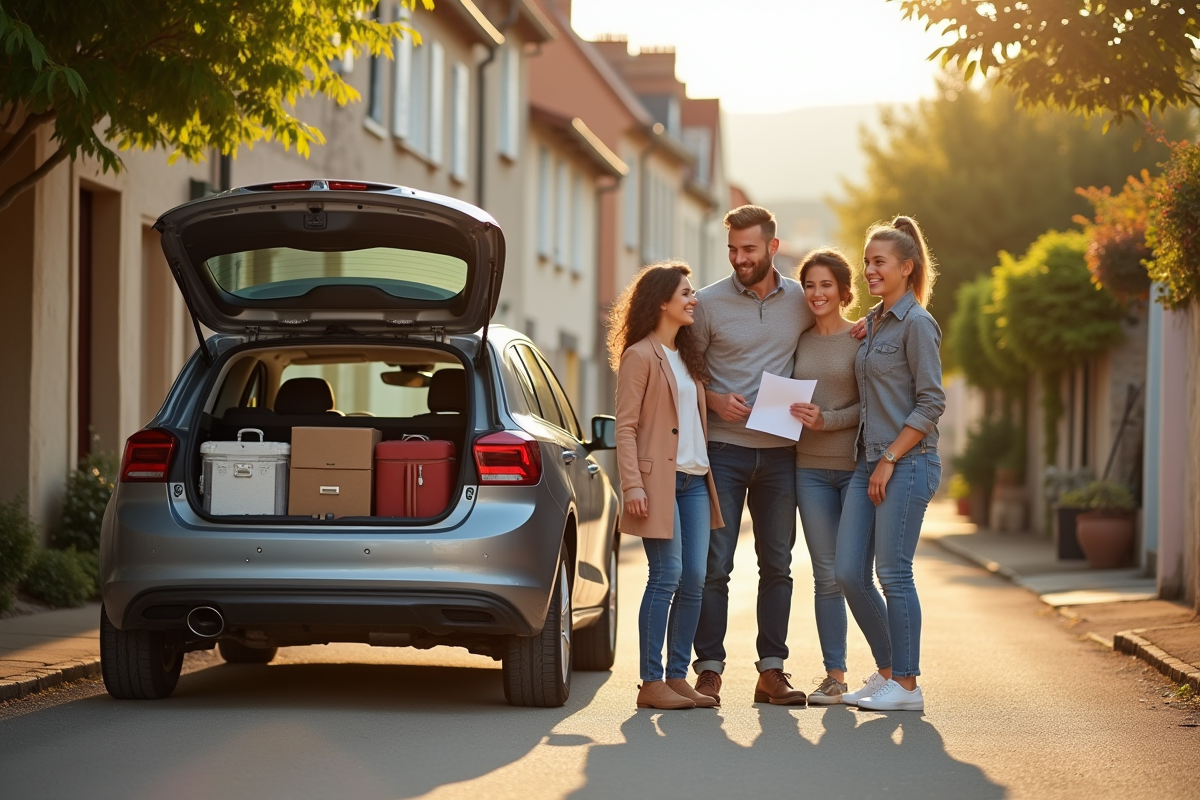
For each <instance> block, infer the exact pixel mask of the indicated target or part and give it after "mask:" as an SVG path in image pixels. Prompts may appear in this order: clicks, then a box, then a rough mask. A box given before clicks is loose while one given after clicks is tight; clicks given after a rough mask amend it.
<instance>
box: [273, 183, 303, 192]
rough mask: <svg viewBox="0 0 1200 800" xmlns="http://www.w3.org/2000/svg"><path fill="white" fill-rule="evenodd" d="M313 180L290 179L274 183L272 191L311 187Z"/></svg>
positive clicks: (290, 190)
mask: <svg viewBox="0 0 1200 800" xmlns="http://www.w3.org/2000/svg"><path fill="white" fill-rule="evenodd" d="M312 185H313V182H312V181H288V182H287V183H272V184H271V191H272V192H294V191H298V190H303V189H311V188H312Z"/></svg>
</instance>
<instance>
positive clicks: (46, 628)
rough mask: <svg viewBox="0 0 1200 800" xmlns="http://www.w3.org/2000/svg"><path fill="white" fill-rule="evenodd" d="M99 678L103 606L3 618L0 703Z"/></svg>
mask: <svg viewBox="0 0 1200 800" xmlns="http://www.w3.org/2000/svg"><path fill="white" fill-rule="evenodd" d="M99 675H100V604H99V603H88V604H87V605H85V606H82V607H81V608H64V609H60V610H58V611H44V612H42V613H40V614H27V615H25V616H21V617H10V618H9V619H0V702H4V701H5V700H12V699H13V698H16V697H24V696H25V695H27V694H32V693H34V692H41V691H45V690H46V689H49V688H50V687H51V686H56V685H57V684H60V683H62V682H63V681H74V680H78V679H80V678H88V677H96V676H99Z"/></svg>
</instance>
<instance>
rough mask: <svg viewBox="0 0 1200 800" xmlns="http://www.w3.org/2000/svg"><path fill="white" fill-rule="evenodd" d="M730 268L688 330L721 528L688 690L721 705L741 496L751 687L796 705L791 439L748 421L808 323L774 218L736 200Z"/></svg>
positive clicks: (712, 544)
mask: <svg viewBox="0 0 1200 800" xmlns="http://www.w3.org/2000/svg"><path fill="white" fill-rule="evenodd" d="M725 227H726V229H727V230H728V231H729V263H730V264H732V266H733V273H732V274H731V275H729V277H727V278H723V279H722V280H719V281H717V282H716V283H714V284H712V285H710V286H706V287H704V288H703V289H701V290H700V291H699V293H698V299H699V301H700V302H699V304H698V305H697V306H696V311H695V320H696V321H695V324H694V325H693V326H692V335H693V336H695V338H696V342H697V344H698V345H699V347H700V349H701V350H702V351H704V352H705V355H706V358H707V362H708V370H709V373H710V375H711V376H712V383H711V384H710V385H709V387H708V390H707V391H706V393H705V394H706V396H707V401H708V436H709V439H708V460H709V464H710V465H711V469H712V475H713V480H714V481H715V482H716V487H717V497H718V500H719V502H720V504H721V514H722V516H723V517H724V519H725V526H724V527H722V528H716V529H714V530H713V531H712V533H711V535H710V539H709V550H708V574H707V577H706V579H705V585H704V598H703V601H702V606H701V610H700V626H699V629H698V630H697V632H696V640H695V649H696V662H695V664H694V665H693V667H694V669H695V670H696V672H697V674H698V675H699V678H698V679H697V680H696V691H698V692H700V693H701V694H706V695H709V696H710V697H714V698H716V699H717V702H720V691H721V674H722V672H724V670H725V630H726V627H727V626H728V620H729V575H730V572H732V570H733V554H734V549H735V548H736V547H737V540H738V530H739V528H740V527H741V520H742V509H743V507H744V506H745V504H746V503H747V501H748V502H749V505H750V517H751V519H752V520H753V523H754V549H755V552H756V553H757V554H758V570H759V579H758V659H759V660H758V662H757V663H756V665H755V666H757V667H758V672H759V677H758V686H757V687H756V688H755V691H754V702H756V703H764V702H770V703H773V704H775V705H804V704H805V703H806V698H805V695H804V692H801V691H799V690H797V689H794V688H793V687H792V685H791V684H790V683H789V682H788V676H787V675H786V674H785V673H784V671H783V663H784V660H785V659H786V658H787V655H788V649H787V630H788V613H789V611H790V609H791V605H792V577H791V567H792V546H793V545H794V544H795V543H796V484H795V442H793V441H791V440H789V439H785V438H782V437H779V436H775V435H773V434H770V433H764V432H762V431H756V430H752V429H749V428H747V427H746V420H747V418H749V416H750V408H751V406H752V405H753V403H754V399H755V397H756V395H757V394H758V385H759V383H760V381H761V379H762V374H763V372H770V373H773V374H775V375H782V376H785V377H787V376H790V375H791V374H792V366H793V362H794V360H795V354H796V343H797V341H798V340H799V338H800V334H801V332H803V331H804V330H806V329H807V328H810V327H812V325H813V323H814V320H813V315H812V312H811V311H810V310H809V308H808V304H807V303H805V301H804V289H803V288H802V287H801V285H800V284H799V283H798V282H796V281H794V280H792V279H791V278H785V277H783V276H782V275H780V274H779V271H778V270H776V269H775V266H774V263H773V260H774V257H775V253H776V251H777V250H778V249H779V240H778V239H777V238H775V215H774V214H772V213H771V212H770V211H768V210H766V209H765V208H760V207H758V206H741V207H740V208H735V209H734V210H732V211H730V212H729V213H728V214H726V215H725Z"/></svg>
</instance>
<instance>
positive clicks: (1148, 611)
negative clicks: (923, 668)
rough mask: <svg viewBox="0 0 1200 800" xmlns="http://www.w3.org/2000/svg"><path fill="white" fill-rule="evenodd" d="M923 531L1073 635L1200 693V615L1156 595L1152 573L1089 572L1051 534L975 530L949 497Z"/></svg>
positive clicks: (934, 508)
mask: <svg viewBox="0 0 1200 800" xmlns="http://www.w3.org/2000/svg"><path fill="white" fill-rule="evenodd" d="M921 535H922V537H923V538H926V539H929V540H931V541H934V542H936V543H937V544H938V545H940V546H941V547H942V548H943V549H945V550H948V551H949V552H951V553H953V554H955V555H957V556H960V557H961V558H965V559H967V560H968V561H972V562H974V563H976V564H978V565H979V566H981V567H983V568H984V569H986V570H988V571H989V572H994V573H996V574H997V575H1001V576H1003V577H1005V578H1008V579H1009V580H1010V581H1012V582H1013V583H1015V584H1017V585H1018V586H1020V587H1022V588H1024V589H1027V590H1029V591H1031V592H1033V593H1034V594H1036V595H1038V597H1040V598H1041V600H1042V602H1044V603H1046V605H1048V606H1050V607H1052V608H1055V609H1057V610H1058V612H1059V613H1060V614H1061V615H1062V616H1064V617H1065V618H1066V619H1067V620H1069V624H1070V625H1071V626H1072V629H1073V630H1075V631H1076V632H1077V633H1079V635H1081V636H1086V637H1087V638H1089V639H1092V640H1093V641H1095V642H1097V643H1099V644H1102V645H1104V646H1105V647H1110V648H1113V649H1116V650H1119V651H1120V652H1123V653H1128V654H1130V655H1134V656H1137V657H1138V658H1140V659H1142V660H1143V661H1145V662H1147V663H1148V664H1151V665H1152V666H1154V667H1155V668H1156V669H1157V670H1158V671H1159V672H1162V673H1163V674H1164V675H1166V676H1167V677H1168V678H1170V679H1171V680H1172V681H1175V682H1176V683H1178V684H1185V683H1186V684H1189V685H1190V686H1191V687H1192V688H1193V689H1194V690H1196V691H1200V619H1198V618H1197V617H1196V615H1195V614H1194V613H1193V612H1192V609H1191V608H1188V607H1187V606H1184V605H1182V604H1179V603H1174V602H1170V601H1166V600H1158V599H1157V587H1156V585H1155V581H1154V579H1153V578H1147V577H1145V576H1144V575H1143V574H1142V571H1141V570H1139V569H1114V570H1091V569H1088V567H1087V562H1086V561H1082V560H1080V561H1076V560H1059V559H1058V558H1057V557H1056V553H1055V550H1054V544H1053V542H1051V541H1050V539H1048V538H1043V537H1040V536H1036V535H1034V534H1031V533H992V532H991V531H986V530H976V527H975V526H974V525H972V524H971V523H969V522H967V521H966V519H965V518H963V517H960V516H958V515H957V514H956V513H955V511H954V505H953V504H952V503H951V502H949V501H938V502H935V503H933V504H931V505H930V507H929V514H928V516H927V519H926V524H925V527H924V528H923V529H922V531H921Z"/></svg>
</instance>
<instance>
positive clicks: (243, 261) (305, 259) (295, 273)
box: [204, 247, 467, 301]
mask: <svg viewBox="0 0 1200 800" xmlns="http://www.w3.org/2000/svg"><path fill="white" fill-rule="evenodd" d="M204 265H205V267H207V268H208V271H209V272H210V273H211V274H212V276H213V279H214V280H215V281H216V282H217V285H218V286H220V287H221V289H222V290H224V291H226V292H228V293H229V294H232V295H234V296H236V297H241V298H245V299H247V300H269V299H274V298H281V297H301V296H303V295H305V294H307V293H308V292H310V291H311V290H313V289H315V288H317V287H320V286H374V287H375V288H377V289H380V290H382V291H384V292H387V293H388V294H390V295H392V296H393V297H400V298H404V299H408V300H435V301H436V300H449V299H451V298H452V297H454V296H455V295H457V294H458V293H459V292H461V291H462V290H463V287H464V286H466V285H467V262H465V261H463V260H462V259H461V258H455V257H454V256H448V255H443V254H441V253H426V252H422V251H420V250H401V249H397V248H391V247H369V248H365V249H363V250H339V251H336V252H317V251H312V250H297V249H294V248H291V247H269V248H266V249H263V250H247V251H244V252H240V253H228V254H226V255H220V256H213V257H212V258H210V259H208V260H207V261H205V262H204Z"/></svg>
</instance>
